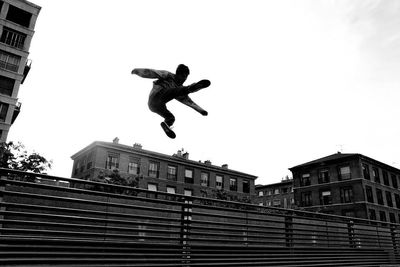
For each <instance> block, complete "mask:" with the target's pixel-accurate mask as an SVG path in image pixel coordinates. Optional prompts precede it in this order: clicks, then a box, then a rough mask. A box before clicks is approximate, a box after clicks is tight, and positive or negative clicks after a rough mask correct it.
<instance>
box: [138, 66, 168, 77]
mask: <svg viewBox="0 0 400 267" xmlns="http://www.w3.org/2000/svg"><path fill="white" fill-rule="evenodd" d="M131 74H136V75H138V76H140V77H142V78H149V79H160V78H166V77H168V76H169V75H171V73H170V72H169V71H166V70H153V69H142V68H135V69H133V70H132V72H131Z"/></svg>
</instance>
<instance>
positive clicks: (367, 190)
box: [365, 186, 374, 203]
mask: <svg viewBox="0 0 400 267" xmlns="http://www.w3.org/2000/svg"><path fill="white" fill-rule="evenodd" d="M365 193H366V195H367V201H368V202H370V203H374V195H373V194H372V187H370V186H366V187H365Z"/></svg>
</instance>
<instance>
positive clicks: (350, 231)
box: [347, 221, 356, 248]
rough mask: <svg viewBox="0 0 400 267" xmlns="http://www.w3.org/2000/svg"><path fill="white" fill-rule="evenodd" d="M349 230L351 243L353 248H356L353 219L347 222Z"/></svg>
mask: <svg viewBox="0 0 400 267" xmlns="http://www.w3.org/2000/svg"><path fill="white" fill-rule="evenodd" d="M347 232H348V235H349V245H350V247H351V248H355V247H356V241H355V232H354V222H353V221H349V222H348V223H347Z"/></svg>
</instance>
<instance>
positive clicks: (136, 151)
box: [71, 139, 257, 201]
mask: <svg viewBox="0 0 400 267" xmlns="http://www.w3.org/2000/svg"><path fill="white" fill-rule="evenodd" d="M71 158H72V160H73V161H74V163H73V170H72V177H74V178H81V179H89V180H92V179H95V178H96V177H98V176H99V175H101V174H103V173H105V174H106V175H108V174H109V173H111V172H112V171H113V170H114V169H118V171H119V173H120V175H121V176H122V177H129V176H137V177H140V178H141V179H140V180H139V187H140V188H143V189H148V190H153V191H162V192H169V193H176V194H182V195H193V196H199V197H210V198H220V199H225V197H226V199H228V200H233V201H237V200H239V201H250V200H251V199H252V197H254V196H255V189H254V181H255V179H256V178H257V177H256V176H253V175H250V174H246V173H242V172H238V171H234V170H230V169H229V168H228V165H226V164H224V165H222V166H221V167H220V166H215V165H212V164H211V162H210V161H204V162H200V161H193V160H190V159H189V154H188V153H184V152H183V151H178V152H177V153H175V154H174V155H172V156H169V155H165V154H161V153H157V152H153V151H149V150H145V149H143V148H142V146H141V145H139V144H135V145H133V146H127V145H122V144H119V142H118V140H117V139H114V141H113V142H93V143H92V144H90V145H88V146H87V147H85V148H83V149H82V150H80V151H79V152H77V153H76V154H74V155H73V156H72V157H71Z"/></svg>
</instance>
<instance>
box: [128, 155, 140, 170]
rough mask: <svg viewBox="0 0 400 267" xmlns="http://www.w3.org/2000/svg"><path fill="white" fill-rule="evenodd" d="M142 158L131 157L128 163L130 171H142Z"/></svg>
mask: <svg viewBox="0 0 400 267" xmlns="http://www.w3.org/2000/svg"><path fill="white" fill-rule="evenodd" d="M139 162H140V160H139V159H135V158H130V159H129V163H128V173H130V174H139V173H140V164H139Z"/></svg>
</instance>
